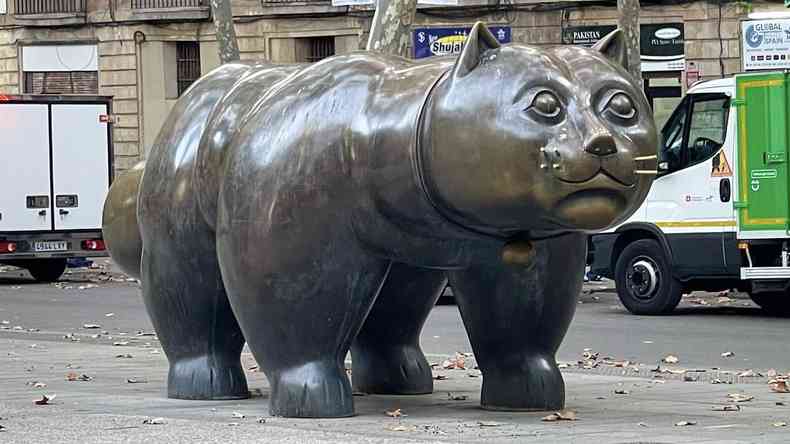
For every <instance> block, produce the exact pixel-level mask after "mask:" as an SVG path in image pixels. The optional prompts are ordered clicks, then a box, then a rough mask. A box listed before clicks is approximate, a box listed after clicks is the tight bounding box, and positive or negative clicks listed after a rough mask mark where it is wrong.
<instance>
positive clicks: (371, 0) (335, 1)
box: [0, 0, 461, 14]
mask: <svg viewBox="0 0 790 444" xmlns="http://www.w3.org/2000/svg"><path fill="white" fill-rule="evenodd" d="M0 1H3V0H0ZM375 3H376V2H375V0H332V6H365V5H373V4H375ZM417 4H418V5H434V6H461V0H417ZM0 14H2V12H0Z"/></svg>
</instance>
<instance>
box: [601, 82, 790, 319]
mask: <svg viewBox="0 0 790 444" xmlns="http://www.w3.org/2000/svg"><path fill="white" fill-rule="evenodd" d="M789 103H790V72H785V71H783V72H761V73H753V74H738V75H735V76H734V77H731V78H726V79H719V80H713V81H708V82H702V83H699V84H696V85H694V86H693V87H692V88H690V89H689V91H688V94H687V95H686V97H685V98H684V99H683V101H682V102H681V103H680V104H679V105H678V107H677V108H676V109H675V110H674V112H673V114H672V116H671V117H670V118H669V119H668V121H667V123H666V124H665V126H664V127H663V128H662V130H661V137H660V146H659V147H658V176H657V178H656V180H655V182H654V184H653V186H652V188H651V190H650V193H649V194H648V196H647V198H646V200H645V202H644V204H643V205H642V206H641V207H640V208H639V210H637V211H636V213H635V214H634V215H633V216H632V217H631V218H630V219H629V220H627V221H625V222H624V223H623V224H621V225H619V226H617V227H614V228H613V229H611V230H609V231H607V232H604V233H601V234H598V235H594V236H592V238H591V248H590V250H591V253H590V259H591V269H592V271H593V272H594V273H597V274H600V275H603V276H607V277H609V278H612V279H614V280H615V283H616V286H617V292H618V295H619V297H620V299H621V301H622V302H623V304H624V305H625V306H626V307H627V308H628V309H629V310H630V311H631V312H633V313H637V314H665V313H668V312H670V311H672V310H673V309H674V308H675V307H676V306H677V304H678V302H679V301H680V298H681V296H682V295H683V294H684V293H689V292H691V291H695V290H706V291H721V290H728V289H732V288H736V289H739V290H741V291H745V292H748V293H749V295H750V296H751V297H752V299H753V300H754V301H755V302H756V303H757V304H758V305H760V306H761V307H763V308H764V309H765V310H767V311H769V312H771V313H774V314H779V315H790V195H788V187H790V177H788V158H789V157H790V155H788V149H789V148H790V105H788V104H789Z"/></svg>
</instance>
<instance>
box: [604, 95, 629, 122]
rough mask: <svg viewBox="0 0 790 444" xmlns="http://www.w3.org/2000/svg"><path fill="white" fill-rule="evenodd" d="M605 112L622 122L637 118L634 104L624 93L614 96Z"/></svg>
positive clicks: (607, 104)
mask: <svg viewBox="0 0 790 444" xmlns="http://www.w3.org/2000/svg"><path fill="white" fill-rule="evenodd" d="M604 110H605V111H607V112H610V113H612V114H613V115H614V116H615V117H617V118H620V119H622V120H631V119H633V118H634V117H635V116H636V108H635V107H634V102H632V101H631V98H630V97H628V96H627V95H626V94H625V93H622V92H618V93H616V94H614V95H613V96H612V97H611V98H610V99H609V101H608V102H607V103H606V106H605V107H604Z"/></svg>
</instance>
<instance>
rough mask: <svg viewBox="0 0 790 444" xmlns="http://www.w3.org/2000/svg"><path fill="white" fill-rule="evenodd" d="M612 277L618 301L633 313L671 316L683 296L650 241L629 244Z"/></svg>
mask: <svg viewBox="0 0 790 444" xmlns="http://www.w3.org/2000/svg"><path fill="white" fill-rule="evenodd" d="M614 277H615V284H616V286H617V295H618V296H619V297H620V301H621V302H622V303H623V305H625V308H627V309H628V311H630V312H631V313H633V314H637V315H661V314H667V313H670V312H672V310H674V309H675V307H677V305H678V303H679V302H680V298H681V297H682V296H683V292H682V286H681V284H680V282H679V281H678V280H677V279H675V278H674V277H672V268H671V266H670V263H669V260H667V257H666V254H664V250H663V249H662V248H661V245H660V244H659V243H658V242H656V241H655V240H653V239H640V240H638V241H635V242H632V243H630V244H628V246H626V247H625V249H623V252H622V253H620V257H618V258H617V264H616V265H615V274H614Z"/></svg>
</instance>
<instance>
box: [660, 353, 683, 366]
mask: <svg viewBox="0 0 790 444" xmlns="http://www.w3.org/2000/svg"><path fill="white" fill-rule="evenodd" d="M661 361H663V362H665V363H667V364H677V363H678V362H680V359H678V357H677V356H674V355H667V356H665V357H664V359H662V360H661Z"/></svg>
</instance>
